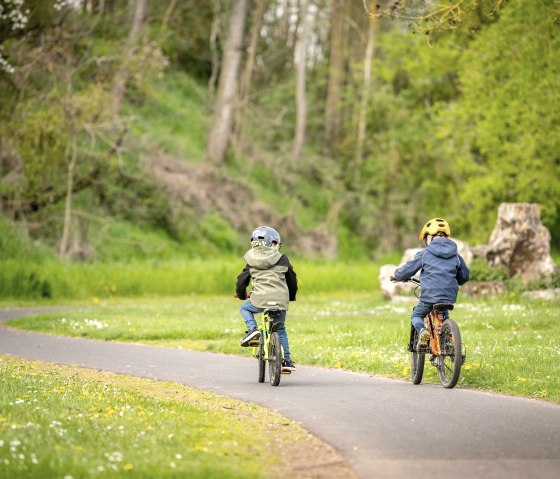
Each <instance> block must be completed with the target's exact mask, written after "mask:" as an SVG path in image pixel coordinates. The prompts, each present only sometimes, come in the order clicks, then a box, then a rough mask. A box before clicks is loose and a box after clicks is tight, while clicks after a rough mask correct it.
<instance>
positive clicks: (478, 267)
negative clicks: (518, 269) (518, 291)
mask: <svg viewBox="0 0 560 479" xmlns="http://www.w3.org/2000/svg"><path fill="white" fill-rule="evenodd" d="M469 270H470V279H471V281H505V280H507V279H509V272H508V270H507V268H506V267H504V266H500V267H492V266H489V265H488V263H487V262H486V261H484V260H483V259H479V258H476V259H474V260H473V261H472V263H471V264H470V265H469Z"/></svg>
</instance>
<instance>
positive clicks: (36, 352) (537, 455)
mask: <svg viewBox="0 0 560 479" xmlns="http://www.w3.org/2000/svg"><path fill="white" fill-rule="evenodd" d="M21 314H22V313H21V312H15V313H14V312H8V311H0V321H1V320H2V319H6V318H8V317H15V316H17V315H21ZM0 352H2V353H7V354H10V355H14V356H18V357H23V358H30V359H37V360H42V361H49V362H55V363H61V364H70V365H76V366H81V367H87V368H95V369H102V370H107V371H113V372H117V373H125V374H131V375H134V376H140V377H145V378H153V379H160V380H165V381H175V382H179V383H182V384H186V385H189V386H194V387H196V388H201V389H206V390H209V391H214V392H216V393H220V394H224V395H227V396H231V397H234V398H237V399H241V400H245V401H251V402H255V403H257V404H260V405H262V406H266V407H268V408H271V409H274V410H277V411H279V412H280V413H282V414H283V415H284V416H286V417H288V418H291V419H293V420H295V421H298V422H299V423H301V425H302V426H303V427H304V428H306V429H307V430H309V431H310V432H312V433H313V434H315V435H316V436H318V437H320V438H321V439H323V440H325V441H326V442H328V443H330V444H331V445H332V446H334V447H335V448H336V449H338V450H339V451H340V452H341V453H342V454H343V455H344V457H346V458H347V459H348V461H349V462H350V464H351V465H352V467H353V468H354V470H355V471H356V473H357V474H358V475H359V476H360V477H361V478H364V479H370V478H372V479H374V478H397V479H398V478H408V477H410V476H411V475H414V476H416V477H420V476H428V477H430V478H432V479H439V478H442V479H443V478H445V479H455V478H507V479H516V478H519V479H527V478H540V479H546V478H555V479H558V478H560V406H558V405H554V404H549V403H545V402H542V401H534V400H529V399H522V398H513V397H506V396H500V395H494V394H489V393H483V392H475V391H469V390H462V389H460V388H455V389H452V390H446V389H443V388H442V387H440V386H437V385H430V384H422V385H420V386H414V385H412V384H410V383H409V382H405V381H398V380H390V379H384V378H379V377H372V376H368V375H365V374H357V373H350V372H343V371H339V370H328V369H321V368H313V367H305V366H298V368H297V372H296V373H295V374H292V375H291V376H283V377H282V382H281V384H280V386H279V387H277V388H274V387H272V386H270V385H269V384H268V383H265V384H259V383H258V382H257V380H256V379H257V364H256V361H255V360H254V359H249V358H242V357H236V356H228V355H221V354H212V353H201V352H195V351H186V350H178V349H168V348H160V347H152V346H143V345H136V344H124V343H115V342H105V341H97V340H86V339H76V338H63V337H58V336H49V335H41V334H35V333H29V332H23V331H17V330H14V329H10V328H2V329H1V330H0Z"/></svg>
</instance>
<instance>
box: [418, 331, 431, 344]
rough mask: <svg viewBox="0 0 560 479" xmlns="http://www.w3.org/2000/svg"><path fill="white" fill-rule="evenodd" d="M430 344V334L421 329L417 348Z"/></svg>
mask: <svg viewBox="0 0 560 479" xmlns="http://www.w3.org/2000/svg"><path fill="white" fill-rule="evenodd" d="M429 342H430V332H429V331H428V330H427V329H426V328H422V329H421V330H420V332H419V333H418V348H420V347H422V346H427V345H428V343H429Z"/></svg>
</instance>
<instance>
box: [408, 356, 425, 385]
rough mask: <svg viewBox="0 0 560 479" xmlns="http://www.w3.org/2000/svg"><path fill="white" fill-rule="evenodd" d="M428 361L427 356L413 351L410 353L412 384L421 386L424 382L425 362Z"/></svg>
mask: <svg viewBox="0 0 560 479" xmlns="http://www.w3.org/2000/svg"><path fill="white" fill-rule="evenodd" d="M425 360H426V355H425V354H422V353H418V352H416V351H412V352H411V353H410V367H411V379H412V384H420V383H421V382H422V376H423V375H424V361H425Z"/></svg>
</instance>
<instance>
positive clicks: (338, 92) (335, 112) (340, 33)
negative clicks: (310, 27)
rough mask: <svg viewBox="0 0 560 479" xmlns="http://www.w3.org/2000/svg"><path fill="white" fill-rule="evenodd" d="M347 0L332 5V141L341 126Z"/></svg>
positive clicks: (328, 120) (328, 116)
mask: <svg viewBox="0 0 560 479" xmlns="http://www.w3.org/2000/svg"><path fill="white" fill-rule="evenodd" d="M344 3H345V0H333V4H332V7H331V15H330V17H331V22H330V23H331V32H330V58H329V80H328V86H327V101H326V108H325V134H326V139H327V142H329V141H331V140H332V138H333V136H334V135H335V134H336V133H337V132H338V129H339V127H340V102H341V99H342V83H343V74H344V72H343V70H344V11H345V5H344Z"/></svg>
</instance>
